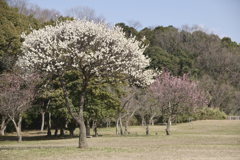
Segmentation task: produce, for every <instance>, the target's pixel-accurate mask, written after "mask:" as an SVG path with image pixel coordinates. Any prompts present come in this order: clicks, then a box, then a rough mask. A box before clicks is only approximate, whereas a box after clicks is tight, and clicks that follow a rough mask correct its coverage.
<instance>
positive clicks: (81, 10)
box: [65, 6, 105, 22]
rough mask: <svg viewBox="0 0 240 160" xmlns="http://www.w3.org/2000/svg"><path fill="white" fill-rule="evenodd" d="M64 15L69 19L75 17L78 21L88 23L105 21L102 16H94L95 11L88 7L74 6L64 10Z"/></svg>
mask: <svg viewBox="0 0 240 160" xmlns="http://www.w3.org/2000/svg"><path fill="white" fill-rule="evenodd" d="M65 14H66V15H67V16H69V17H75V18H79V19H84V18H85V19H86V20H88V21H92V20H93V21H95V22H100V21H105V17H104V16H103V15H99V16H96V12H95V10H94V9H92V8H90V7H83V6H76V7H73V8H70V9H66V11H65Z"/></svg>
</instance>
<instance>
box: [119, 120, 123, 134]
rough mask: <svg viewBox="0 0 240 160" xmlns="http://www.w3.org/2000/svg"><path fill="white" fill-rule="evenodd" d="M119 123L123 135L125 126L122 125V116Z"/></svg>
mask: <svg viewBox="0 0 240 160" xmlns="http://www.w3.org/2000/svg"><path fill="white" fill-rule="evenodd" d="M119 122H120V123H119V124H120V133H121V136H123V127H122V118H121V117H120V120H119Z"/></svg>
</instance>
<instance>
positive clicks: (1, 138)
mask: <svg viewBox="0 0 240 160" xmlns="http://www.w3.org/2000/svg"><path fill="white" fill-rule="evenodd" d="M73 138H78V135H74V136H69V135H64V136H54V135H52V136H46V135H38V136H23V137H22V140H23V141H44V140H46V141H48V140H60V139H73ZM1 141H18V137H17V136H0V142H1Z"/></svg>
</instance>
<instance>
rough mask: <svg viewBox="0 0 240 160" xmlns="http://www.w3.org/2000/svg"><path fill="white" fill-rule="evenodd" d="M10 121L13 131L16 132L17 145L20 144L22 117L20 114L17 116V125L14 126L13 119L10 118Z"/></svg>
mask: <svg viewBox="0 0 240 160" xmlns="http://www.w3.org/2000/svg"><path fill="white" fill-rule="evenodd" d="M11 120H12V122H13V124H14V126H15V129H16V132H17V136H18V143H21V142H22V135H21V123H22V116H21V114H20V115H19V119H18V124H16V122H15V120H14V118H11Z"/></svg>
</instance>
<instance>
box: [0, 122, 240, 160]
mask: <svg viewBox="0 0 240 160" xmlns="http://www.w3.org/2000/svg"><path fill="white" fill-rule="evenodd" d="M216 126H218V127H216ZM164 130H165V126H150V135H148V136H147V135H146V127H141V126H129V132H130V134H128V135H124V136H120V135H116V134H115V128H114V127H112V128H110V129H106V128H99V129H98V133H99V135H100V136H99V137H97V138H96V137H93V138H89V139H87V141H88V145H89V148H88V149H79V148H77V147H78V137H74V138H70V137H69V136H65V137H55V136H52V137H51V138H47V137H46V132H45V133H39V132H38V131H28V132H23V142H22V143H17V138H16V134H6V135H5V136H2V137H0V159H1V160H8V159H14V160H17V159H24V160H25V159H31V160H32V159H34V160H36V159H44V160H46V159H49V160H52V159H68V160H69V159H73V160H74V159H81V160H82V159H87V160H93V159H94V160H106V159H111V160H112V159H114V160H115V159H116V160H119V159H124V160H126V159H127V160H130V159H136V160H138V159H140V160H141V159H142V160H148V159H151V160H152V159H158V160H159V159H167V160H169V159H183V160H186V159H191V160H192V159H202V160H205V159H210V160H213V159H217V160H228V159H235V160H240V121H238V120H235V121H234V120H233V121H230V120H204V121H196V122H193V128H191V127H190V126H189V124H188V123H183V124H178V125H173V126H171V135H170V136H166V133H165V131H164ZM91 131H92V130H91ZM136 132H137V135H136ZM52 133H53V132H52ZM75 133H77V131H75ZM156 133H157V135H156Z"/></svg>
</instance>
